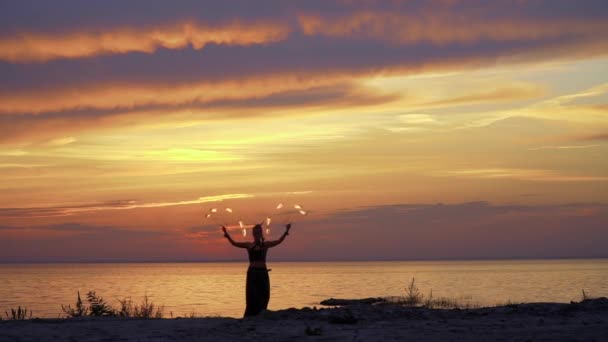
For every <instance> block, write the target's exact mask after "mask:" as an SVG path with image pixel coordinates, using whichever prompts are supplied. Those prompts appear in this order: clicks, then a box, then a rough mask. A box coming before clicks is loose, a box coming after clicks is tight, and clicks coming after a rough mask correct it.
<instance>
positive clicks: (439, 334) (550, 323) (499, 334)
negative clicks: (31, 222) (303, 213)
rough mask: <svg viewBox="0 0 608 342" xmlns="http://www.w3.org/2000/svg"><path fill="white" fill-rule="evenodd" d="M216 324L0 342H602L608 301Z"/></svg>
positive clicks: (58, 327) (49, 325) (103, 325)
mask: <svg viewBox="0 0 608 342" xmlns="http://www.w3.org/2000/svg"><path fill="white" fill-rule="evenodd" d="M348 304H351V305H347V306H342V307H335V308H323V309H315V308H313V309H311V308H304V309H288V310H281V311H273V312H265V313H263V314H262V315H260V316H258V317H255V318H251V319H235V318H222V317H209V318H176V319H159V320H138V319H118V318H98V319H93V318H85V319H34V320H28V321H6V320H4V321H0V341H344V340H348V341H406V340H411V341H607V340H608V299H606V298H600V299H593V300H585V301H583V302H580V303H571V304H559V303H531V304H517V305H507V306H500V307H491V308H479V309H467V310H458V309H451V310H444V309H427V308H420V307H403V306H399V305H394V304H383V303H375V304H374V303H373V302H370V303H364V302H362V303H358V302H357V301H353V302H352V303H348Z"/></svg>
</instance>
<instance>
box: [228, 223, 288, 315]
mask: <svg viewBox="0 0 608 342" xmlns="http://www.w3.org/2000/svg"><path fill="white" fill-rule="evenodd" d="M289 229H291V223H290V224H288V225H286V226H285V233H283V235H281V237H280V238H279V239H278V240H274V241H264V234H263V233H262V225H259V224H258V225H256V226H255V227H253V242H236V241H234V240H233V239H232V237H231V236H230V234H228V231H226V227H224V226H222V230H223V231H224V237H226V238H227V239H228V241H230V243H231V244H232V245H233V246H234V247H239V248H247V253H248V254H249V268H248V269H247V286H246V292H245V295H246V298H247V308H246V309H245V317H247V316H255V315H257V314H259V313H260V312H262V310H266V308H267V307H268V301H269V300H270V279H269V278H268V271H269V270H268V269H267V268H266V252H267V251H268V248H272V247H274V246H277V245H279V244H280V243H281V242H283V240H285V237H286V236H287V235H289Z"/></svg>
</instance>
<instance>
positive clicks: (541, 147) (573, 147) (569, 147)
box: [528, 145, 600, 151]
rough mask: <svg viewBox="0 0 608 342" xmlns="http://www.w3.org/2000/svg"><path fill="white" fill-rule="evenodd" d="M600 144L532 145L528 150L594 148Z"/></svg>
mask: <svg viewBox="0 0 608 342" xmlns="http://www.w3.org/2000/svg"><path fill="white" fill-rule="evenodd" d="M599 146H600V145H565V146H540V147H531V148H529V149H528V150H530V151H539V150H578V149H586V148H594V147H599Z"/></svg>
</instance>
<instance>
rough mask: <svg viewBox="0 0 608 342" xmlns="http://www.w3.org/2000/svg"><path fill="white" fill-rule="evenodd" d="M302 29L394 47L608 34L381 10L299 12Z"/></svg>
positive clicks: (598, 28) (600, 28)
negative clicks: (326, 13) (333, 13)
mask: <svg viewBox="0 0 608 342" xmlns="http://www.w3.org/2000/svg"><path fill="white" fill-rule="evenodd" d="M298 20H299V24H300V28H301V30H302V31H303V32H304V34H306V35H324V36H332V37H352V38H368V39H369V38H371V39H378V40H382V41H390V42H392V43H397V44H414V43H420V42H431V43H433V44H438V45H442V44H451V43H460V44H462V43H473V42H476V41H480V40H494V41H515V40H536V39H548V38H559V37H562V36H564V35H583V36H595V37H596V38H597V39H601V36H602V32H606V30H608V23H607V22H606V21H605V20H603V19H595V20H593V19H585V20H582V19H564V20H551V21H543V20H538V19H535V20H527V21H526V20H517V19H509V20H505V19H495V20H487V19H486V18H476V17H474V16H471V15H466V16H465V15H463V16H456V15H453V13H447V12H446V13H434V12H429V13H427V14H417V15H415V16H414V15H407V14H400V13H388V12H381V11H360V12H356V13H352V14H349V15H345V16H342V17H324V16H322V15H318V14H309V13H301V14H299V16H298Z"/></svg>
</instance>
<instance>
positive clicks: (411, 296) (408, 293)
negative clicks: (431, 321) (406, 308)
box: [404, 278, 424, 305]
mask: <svg viewBox="0 0 608 342" xmlns="http://www.w3.org/2000/svg"><path fill="white" fill-rule="evenodd" d="M423 297H424V296H423V295H422V293H420V289H418V287H417V286H416V279H415V278H412V281H411V282H410V284H409V285H408V287H406V288H405V300H404V304H406V305H417V304H420V303H421V302H422V298H423Z"/></svg>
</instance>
